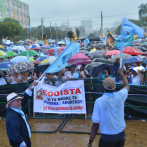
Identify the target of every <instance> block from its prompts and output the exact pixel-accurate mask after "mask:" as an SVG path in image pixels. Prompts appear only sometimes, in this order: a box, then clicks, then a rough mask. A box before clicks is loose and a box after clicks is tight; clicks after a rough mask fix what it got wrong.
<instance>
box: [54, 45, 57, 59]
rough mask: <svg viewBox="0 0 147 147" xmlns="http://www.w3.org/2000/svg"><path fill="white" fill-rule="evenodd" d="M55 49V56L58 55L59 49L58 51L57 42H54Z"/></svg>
mask: <svg viewBox="0 0 147 147" xmlns="http://www.w3.org/2000/svg"><path fill="white" fill-rule="evenodd" d="M54 49H55V57H58V51H57V47H56V44H54Z"/></svg>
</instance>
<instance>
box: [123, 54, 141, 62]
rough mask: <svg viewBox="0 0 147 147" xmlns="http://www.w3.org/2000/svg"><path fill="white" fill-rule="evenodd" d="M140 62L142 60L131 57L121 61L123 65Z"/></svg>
mask: <svg viewBox="0 0 147 147" xmlns="http://www.w3.org/2000/svg"><path fill="white" fill-rule="evenodd" d="M142 60H143V59H142V58H140V57H138V56H132V57H127V58H125V59H123V61H122V64H125V63H135V62H140V61H142Z"/></svg>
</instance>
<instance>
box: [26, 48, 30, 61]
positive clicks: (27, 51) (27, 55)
mask: <svg viewBox="0 0 147 147" xmlns="http://www.w3.org/2000/svg"><path fill="white" fill-rule="evenodd" d="M27 61H28V62H29V61H30V59H29V52H28V49H27Z"/></svg>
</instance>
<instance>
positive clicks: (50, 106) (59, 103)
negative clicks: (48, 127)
mask: <svg viewBox="0 0 147 147" xmlns="http://www.w3.org/2000/svg"><path fill="white" fill-rule="evenodd" d="M33 111H34V113H36V112H42V113H58V114H59V113H62V114H86V104H85V90H84V81H83V80H77V81H67V82H66V83H63V84H61V85H60V86H58V87H56V86H51V85H48V84H45V83H44V82H40V83H39V84H38V85H37V86H36V87H35V88H34V110H33Z"/></svg>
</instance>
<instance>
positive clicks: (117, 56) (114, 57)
mask: <svg viewBox="0 0 147 147" xmlns="http://www.w3.org/2000/svg"><path fill="white" fill-rule="evenodd" d="M127 57H131V55H129V54H125V53H122V60H123V59H125V58H127ZM118 58H120V54H118V55H114V56H113V57H112V58H111V62H115V60H116V59H118Z"/></svg>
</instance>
